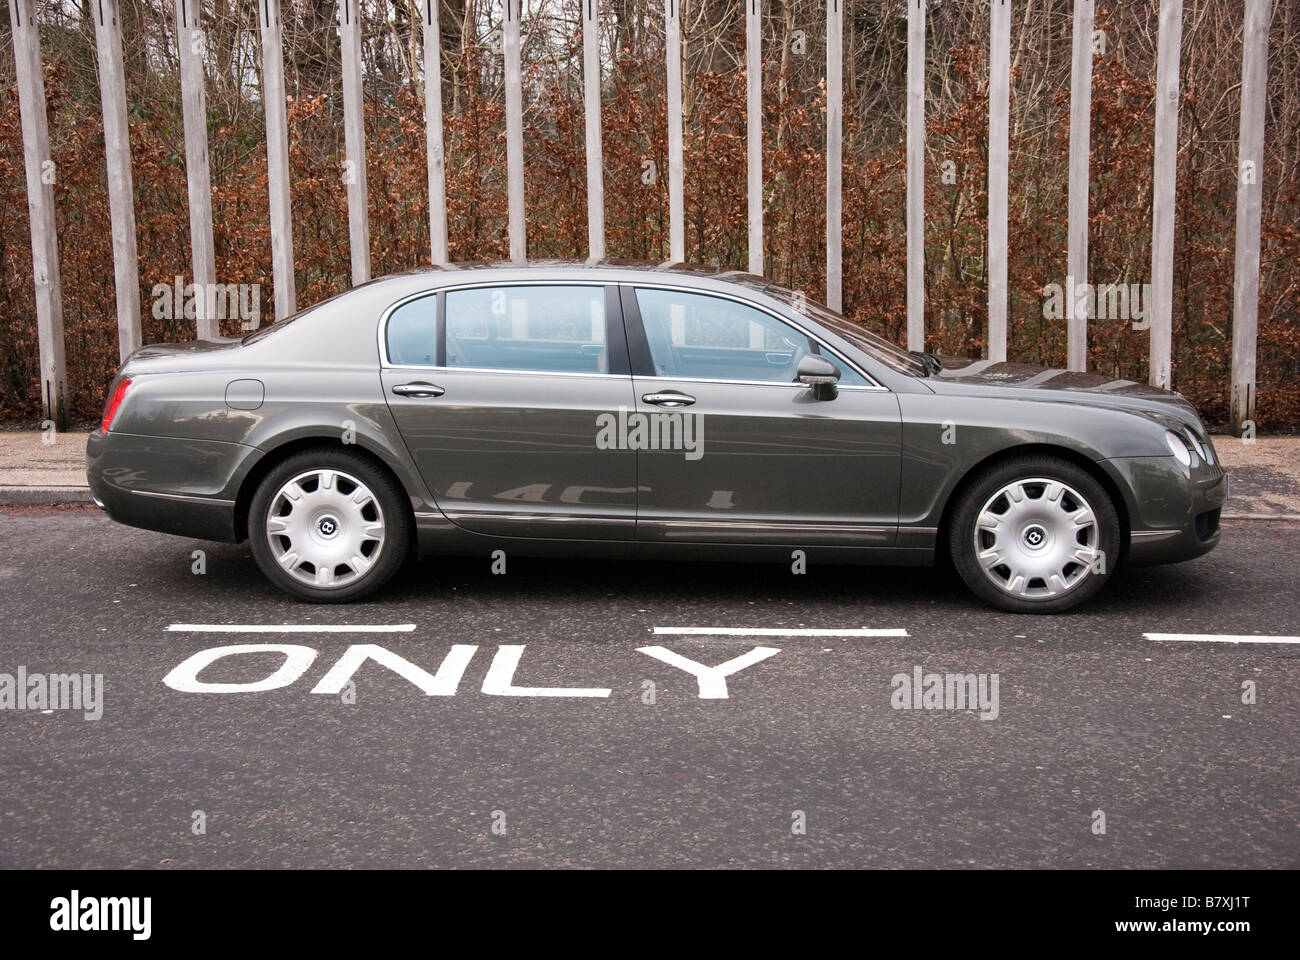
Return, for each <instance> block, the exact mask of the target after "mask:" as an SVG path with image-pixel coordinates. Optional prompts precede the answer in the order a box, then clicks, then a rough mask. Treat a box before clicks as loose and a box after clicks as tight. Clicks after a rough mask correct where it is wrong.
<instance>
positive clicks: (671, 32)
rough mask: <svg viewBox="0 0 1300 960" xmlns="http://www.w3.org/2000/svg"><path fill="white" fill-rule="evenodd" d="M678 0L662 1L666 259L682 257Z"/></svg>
mask: <svg viewBox="0 0 1300 960" xmlns="http://www.w3.org/2000/svg"><path fill="white" fill-rule="evenodd" d="M677 3H678V0H664V33H665V42H664V48H665V58H666V60H667V64H666V67H667V70H668V250H669V253H668V259H669V260H671V261H673V262H674V263H681V262H682V261H683V260H685V259H686V227H685V220H686V214H685V208H684V203H683V200H682V25H681V19H680V11H679V10H678V9H677Z"/></svg>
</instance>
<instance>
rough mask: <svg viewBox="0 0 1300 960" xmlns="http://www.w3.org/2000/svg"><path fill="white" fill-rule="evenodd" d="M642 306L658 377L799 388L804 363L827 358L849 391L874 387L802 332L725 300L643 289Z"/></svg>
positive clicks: (638, 295)
mask: <svg viewBox="0 0 1300 960" xmlns="http://www.w3.org/2000/svg"><path fill="white" fill-rule="evenodd" d="M636 298H637V307H638V308H639V310H640V313H641V322H642V325H643V326H644V328H645V334H646V339H647V341H648V342H649V345H650V356H651V360H652V362H653V363H654V369H655V374H656V376H661V377H692V378H696V379H706V380H770V381H773V382H775V383H793V382H794V380H795V374H796V372H797V370H798V366H799V361H800V360H801V359H802V358H803V357H805V356H806V355H807V354H809V353H821V354H823V355H825V356H826V358H827V359H828V360H830V361H831V362H832V363H834V364H835V365H836V366H837V367H839V368H840V382H841V383H842V384H844V385H845V386H860V387H862V386H872V385H873V384H871V383H870V382H869V381H868V380H867V379H866V378H865V377H863V376H862V375H861V374H859V373H857V372H856V371H855V370H853V368H852V367H850V366H849V365H848V364H846V363H845V362H844V361H843V360H842V359H841V358H840V357H838V356H836V355H835V354H834V353H832V352H830V351H829V350H826V349H825V348H824V347H821V346H820V345H818V344H817V343H815V342H814V341H812V340H810V339H809V337H808V336H807V335H806V334H804V333H803V332H801V331H800V330H799V329H797V328H796V327H793V326H791V325H790V324H788V323H786V322H785V321H783V320H780V319H778V318H777V317H774V316H772V315H771V314H770V313H767V312H765V311H763V310H759V309H757V308H756V307H751V306H747V305H746V304H743V303H739V302H737V301H735V300H729V299H727V298H725V297H715V296H710V295H708V294H702V293H689V292H685V291H680V290H656V289H652V288H642V289H638V290H637V291H636Z"/></svg>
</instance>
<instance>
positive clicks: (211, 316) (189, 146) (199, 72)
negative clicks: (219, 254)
mask: <svg viewBox="0 0 1300 960" xmlns="http://www.w3.org/2000/svg"><path fill="white" fill-rule="evenodd" d="M176 38H177V52H178V54H179V55H180V61H181V112H182V114H183V115H184V125H185V178H186V182H187V185H188V188H189V200H190V251H191V255H192V256H191V260H192V263H193V267H194V285H195V289H196V290H197V291H198V295H197V296H196V297H195V298H194V305H195V312H196V320H197V324H196V326H197V329H198V336H199V339H200V340H213V339H215V338H217V337H219V336H220V335H221V324H220V323H219V322H218V318H217V317H216V315H215V314H216V305H215V296H214V293H215V287H216V282H217V264H216V253H215V250H214V248H213V244H212V178H211V175H210V173H209V170H208V105H207V96H206V94H205V93H204V90H203V55H204V51H205V43H206V39H205V37H204V35H203V28H202V24H201V23H200V21H199V0H176Z"/></svg>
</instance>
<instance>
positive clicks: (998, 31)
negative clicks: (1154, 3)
mask: <svg viewBox="0 0 1300 960" xmlns="http://www.w3.org/2000/svg"><path fill="white" fill-rule="evenodd" d="M1010 110H1011V0H990V7H989V223H988V238H989V239H988V243H989V249H988V269H989V344H988V358H989V359H990V360H999V361H1000V360H1005V359H1006V358H1007V241H1008V238H1007V189H1008V188H1007V184H1008V178H1009V175H1010V159H1009V156H1008V138H1009V117H1010Z"/></svg>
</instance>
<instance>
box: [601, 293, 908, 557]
mask: <svg viewBox="0 0 1300 960" xmlns="http://www.w3.org/2000/svg"><path fill="white" fill-rule="evenodd" d="M622 300H623V305H624V316H625V318H626V320H627V329H628V340H629V345H630V347H631V355H632V363H633V386H634V388H635V389H634V393H635V397H636V399H635V403H636V412H637V414H639V415H640V418H639V425H640V426H641V427H642V428H643V429H644V431H645V434H646V437H647V440H646V442H644V443H639V444H633V445H635V446H638V448H639V449H638V461H637V477H638V483H639V485H640V496H639V499H638V507H637V539H638V540H648V541H675V542H689V541H695V542H749V543H756V544H757V543H762V544H790V545H803V546H815V545H844V546H890V545H892V544H893V543H894V541H895V537H896V533H897V525H898V495H899V493H898V484H899V470H900V464H899V458H900V446H901V427H900V414H899V406H898V402H897V399H896V398H895V397H894V395H893V393H892V392H890V391H889V390H886V389H885V388H883V387H880V386H878V385H877V384H875V383H873V382H872V381H871V380H870V379H869V378H867V377H866V376H865V375H864V374H862V373H861V372H859V371H857V370H855V369H854V368H853V367H852V366H850V365H849V364H848V363H846V362H845V361H844V360H843V358H840V357H838V356H835V355H834V354H833V353H832V352H831V351H829V350H828V348H826V347H825V346H824V345H822V344H820V343H818V342H817V341H816V340H815V339H814V338H811V337H809V336H808V334H807V333H806V332H804V331H803V330H801V329H800V328H798V327H797V326H795V325H794V324H792V323H791V322H790V321H789V320H788V319H786V318H783V317H780V316H779V315H777V314H776V313H774V312H770V311H768V310H766V309H762V308H759V307H758V306H757V305H755V304H753V303H752V302H750V301H748V300H747V299H745V298H743V297H740V296H730V295H723V294H720V293H713V292H703V291H698V290H693V289H684V288H674V287H671V286H662V287H661V286H654V285H648V284H647V285H624V286H623V288H622ZM808 353H820V354H822V355H824V356H826V357H827V358H828V359H830V360H831V361H832V362H833V363H835V365H836V366H837V367H838V368H839V369H840V371H841V379H840V384H839V389H838V391H837V396H835V398H834V399H830V400H818V399H815V398H814V396H813V391H812V389H811V388H810V387H808V386H805V385H804V384H801V383H798V382H797V381H796V380H795V368H796V367H797V366H798V362H799V360H800V359H801V358H802V357H803V356H805V355H806V354H808ZM674 418H677V419H676V420H675V419H674Z"/></svg>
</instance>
